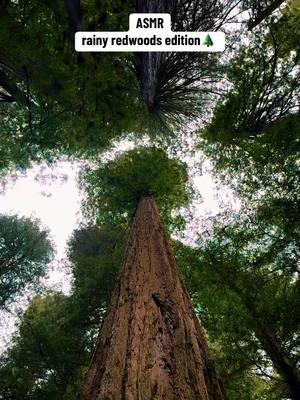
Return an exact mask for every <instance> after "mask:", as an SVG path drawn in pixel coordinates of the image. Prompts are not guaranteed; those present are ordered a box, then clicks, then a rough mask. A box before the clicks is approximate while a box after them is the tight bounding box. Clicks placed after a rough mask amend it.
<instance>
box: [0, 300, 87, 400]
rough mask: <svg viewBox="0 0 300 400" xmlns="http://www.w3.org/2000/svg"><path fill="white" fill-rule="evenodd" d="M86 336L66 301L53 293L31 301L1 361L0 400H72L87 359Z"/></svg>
mask: <svg viewBox="0 0 300 400" xmlns="http://www.w3.org/2000/svg"><path fill="white" fill-rule="evenodd" d="M85 333H86V332H85V330H84V329H83V328H82V327H80V326H79V325H78V324H77V325H76V324H75V323H74V318H73V307H72V302H71V299H69V298H67V297H65V296H64V295H62V294H58V293H57V294H48V295H47V296H45V297H40V296H37V297H35V298H34V299H33V300H32V301H31V303H30V305H29V307H28V309H27V310H26V312H25V314H24V316H23V318H22V321H21V325H20V328H19V333H18V336H17V337H16V339H15V343H14V346H13V348H12V349H11V350H9V351H8V353H7V354H6V355H5V356H4V357H2V368H1V370H0V397H1V398H3V399H4V398H5V399H10V398H11V399H15V400H21V399H22V400H34V399H36V400H43V399H45V400H46V399H47V400H50V399H53V400H59V399H60V400H71V399H74V398H75V397H76V393H77V391H78V389H79V385H80V379H81V378H82V374H83V373H84V366H85V365H86V364H87V363H88V359H89V351H88V349H90V347H89V346H90V344H89V340H88V337H87V336H86V334H85Z"/></svg>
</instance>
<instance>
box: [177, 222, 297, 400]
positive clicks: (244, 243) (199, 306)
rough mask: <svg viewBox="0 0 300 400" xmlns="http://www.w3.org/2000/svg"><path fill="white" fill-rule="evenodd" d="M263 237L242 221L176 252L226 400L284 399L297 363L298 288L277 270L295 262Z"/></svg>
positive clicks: (259, 229)
mask: <svg viewBox="0 0 300 400" xmlns="http://www.w3.org/2000/svg"><path fill="white" fill-rule="evenodd" d="M264 229H265V226H264V224H261V225H259V224H258V223H257V221H255V222H250V221H247V220H246V221H245V220H241V221H240V222H237V223H236V224H233V225H231V226H227V227H224V226H218V225H216V226H215V229H214V235H213V236H212V238H211V239H210V240H207V239H206V240H203V241H201V242H199V247H198V248H197V249H191V248H186V247H184V246H183V245H181V244H179V243H177V244H176V246H175V248H176V257H177V262H178V264H179V266H180V267H181V270H182V272H183V274H184V277H185V280H186V282H187V284H188V287H189V290H190V292H191V295H192V299H193V302H194V305H195V308H196V310H198V312H199V316H200V318H201V321H202V323H203V325H204V327H205V329H206V330H207V334H208V338H209V341H210V343H211V348H212V349H213V353H214V356H215V360H216V364H217V366H218V368H219V370H220V374H221V376H222V377H223V380H224V383H225V386H226V389H227V391H228V395H229V398H230V399H240V398H241V399H258V398H266V399H273V398H274V399H280V398H282V397H284V396H287V397H288V395H289V387H288V386H287V385H286V379H287V371H288V368H289V365H293V366H294V367H293V368H296V365H297V362H299V357H300V353H299V335H298V326H299V315H298V314H299V313H298V310H299V307H300V286H299V281H295V273H294V272H293V271H292V270H290V269H289V268H287V266H286V265H285V263H283V262H282V256H283V254H284V253H285V257H286V259H290V261H292V260H293V258H294V254H293V252H286V250H287V247H285V245H286V243H285V245H284V244H282V243H280V240H279V243H280V244H282V246H281V245H280V244H279V243H278V239H277V240H276V239H275V238H273V236H272V234H271V232H270V233H268V232H265V231H264ZM281 358H284V359H285V362H286V365H285V366H284V365H283V364H280V362H279V360H281ZM273 368H274V369H275V371H274V369H273ZM285 368H286V370H285ZM276 371H277V372H276ZM294 373H295V372H294ZM254 388H255V390H254ZM263 393H264V394H263ZM239 396H240V397H239ZM259 396H261V397H259ZM273 396H274V397H273Z"/></svg>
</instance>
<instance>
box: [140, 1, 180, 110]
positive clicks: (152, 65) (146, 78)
mask: <svg viewBox="0 0 300 400" xmlns="http://www.w3.org/2000/svg"><path fill="white" fill-rule="evenodd" d="M174 5H175V0H156V1H154V0H137V2H136V10H137V11H136V12H138V13H170V14H171V13H172V9H173V7H174ZM137 58H138V62H137V66H136V70H137V76H138V79H139V82H140V87H141V93H142V99H143V101H144V102H145V104H146V106H147V108H148V110H149V112H150V113H153V112H155V111H156V109H157V108H158V107H159V104H158V102H159V100H158V98H159V90H160V89H159V87H160V85H159V81H160V69H161V64H162V62H163V53H155V52H150V53H146V52H145V53H137Z"/></svg>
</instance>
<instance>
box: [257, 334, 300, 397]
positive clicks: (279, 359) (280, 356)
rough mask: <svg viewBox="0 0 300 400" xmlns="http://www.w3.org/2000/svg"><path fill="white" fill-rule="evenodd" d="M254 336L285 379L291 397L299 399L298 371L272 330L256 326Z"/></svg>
mask: <svg viewBox="0 0 300 400" xmlns="http://www.w3.org/2000/svg"><path fill="white" fill-rule="evenodd" d="M255 333H256V336H257V337H258V339H259V340H260V342H261V343H262V345H263V348H264V350H265V351H266V353H267V354H268V356H269V357H270V359H271V360H272V362H273V364H274V367H275V368H276V370H277V371H278V373H279V374H280V375H281V376H282V378H283V379H284V380H285V382H286V384H287V386H288V388H289V391H290V395H291V398H292V399H293V400H300V372H299V370H298V369H297V367H296V365H295V363H293V362H292V361H291V360H290V359H289V358H288V357H287V356H286V354H285V351H284V349H283V348H282V346H281V344H280V343H278V340H277V338H276V336H275V334H274V333H273V332H271V331H270V330H269V329H266V328H265V329H260V328H259V327H257V329H256V332H255Z"/></svg>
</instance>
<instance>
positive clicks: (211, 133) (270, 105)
mask: <svg viewBox="0 0 300 400" xmlns="http://www.w3.org/2000/svg"><path fill="white" fill-rule="evenodd" d="M283 25H284V24H283ZM283 32H285V34H286V35H288V34H291V35H293V33H292V32H291V31H289V26H287V27H286V26H285V25H284V26H283V27H280V26H279V23H278V24H277V25H272V27H271V28H270V32H269V34H268V35H265V36H262V35H261V34H257V36H255V40H254V43H253V44H251V45H250V47H245V48H242V49H241V51H240V52H239V55H238V56H237V58H235V59H233V60H232V61H231V64H230V66H229V68H228V71H227V77H228V80H229V81H230V83H231V84H232V88H231V90H230V91H229V92H228V93H227V94H226V95H225V96H224V97H222V98H221V99H220V101H219V103H218V105H217V107H216V109H215V111H214V116H213V119H212V122H211V123H210V124H209V125H207V126H206V127H205V128H204V137H205V138H207V139H208V140H209V141H210V142H212V143H221V144H222V145H223V146H228V145H230V144H239V143H240V141H241V140H243V139H245V138H246V139H249V138H250V139H251V138H252V139H253V138H255V137H256V136H257V135H259V134H261V133H262V132H264V131H265V130H266V129H268V127H269V126H270V125H271V124H272V123H274V121H277V120H278V119H282V117H284V116H286V115H288V114H290V113H291V112H295V111H297V110H299V88H300V75H299V68H298V63H299V59H298V58H299V57H298V54H297V52H295V51H293V52H292V51H288V52H287V51H286V46H287V42H286V39H285V36H283V35H284V34H283ZM297 46H298V44H297ZM290 50H292V49H291V48H290Z"/></svg>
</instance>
